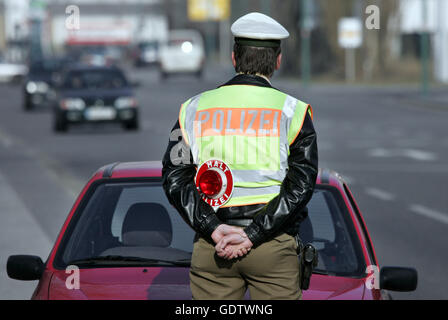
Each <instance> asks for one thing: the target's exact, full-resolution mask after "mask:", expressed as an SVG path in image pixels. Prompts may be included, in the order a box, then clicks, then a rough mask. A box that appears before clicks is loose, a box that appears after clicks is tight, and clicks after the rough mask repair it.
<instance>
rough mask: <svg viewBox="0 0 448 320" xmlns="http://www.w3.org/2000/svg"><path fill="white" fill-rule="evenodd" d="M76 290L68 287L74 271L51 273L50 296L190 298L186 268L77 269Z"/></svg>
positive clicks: (63, 297) (144, 298)
mask: <svg viewBox="0 0 448 320" xmlns="http://www.w3.org/2000/svg"><path fill="white" fill-rule="evenodd" d="M79 271H80V274H79V289H68V288H67V286H66V281H68V282H69V283H71V284H73V283H74V282H70V281H72V280H73V275H74V274H73V273H72V274H66V273H65V271H57V272H55V273H54V275H53V277H52V279H51V283H50V286H49V298H50V299H57V300H59V299H76V300H82V299H91V300H109V299H120V300H147V299H150V300H157V299H164V300H188V299H191V291H190V280H189V268H180V267H147V268H142V267H136V268H100V269H80V270H79ZM70 276H72V278H70V279H68V280H67V278H68V277H70Z"/></svg>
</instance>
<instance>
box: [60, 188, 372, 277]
mask: <svg viewBox="0 0 448 320" xmlns="http://www.w3.org/2000/svg"><path fill="white" fill-rule="evenodd" d="M335 190H336V189H335ZM335 190H331V189H316V191H315V194H314V196H313V198H312V199H311V201H310V203H309V205H308V208H309V218H307V219H306V220H305V221H304V222H303V223H302V226H301V231H300V232H301V237H302V240H303V241H304V242H307V243H308V242H312V243H313V244H314V245H315V246H316V248H317V249H318V252H319V264H318V266H317V269H316V272H319V273H325V274H332V275H341V276H356V275H359V274H360V273H362V272H363V271H364V269H365V266H364V264H363V259H362V255H361V253H360V252H361V251H360V246H359V242H358V241H357V240H355V239H356V235H355V233H354V230H353V225H352V223H351V222H350V217H349V216H348V212H347V209H346V208H345V207H344V206H343V205H342V206H341V204H343V202H341V201H342V198H340V195H338V193H337V191H335ZM338 197H339V198H338ZM75 214H76V217H75V218H74V219H73V220H72V222H71V223H70V225H69V227H68V229H67V231H66V234H65V235H64V238H63V241H62V243H61V246H60V247H59V249H58V252H57V255H56V260H55V266H57V267H60V268H65V267H66V266H67V265H70V264H77V265H78V266H79V267H81V268H82V267H92V266H101V267H104V266H117V265H119V266H129V265H135V264H143V265H164V266H171V265H181V266H186V265H188V263H189V261H190V258H191V252H192V249H193V239H194V231H193V230H192V229H191V228H190V227H189V226H188V225H187V224H186V223H185V221H184V220H183V219H182V218H181V217H180V215H179V214H178V212H177V211H176V210H175V209H174V208H173V207H172V206H171V205H170V204H169V202H168V200H167V198H166V196H165V193H164V191H163V189H162V186H161V183H160V182H148V181H139V182H127V183H117V182H115V183H103V184H100V185H98V186H97V187H95V188H94V190H93V191H90V192H88V193H87V198H86V199H85V201H83V202H82V204H81V206H80V208H79V209H78V211H77V212H76V213H75Z"/></svg>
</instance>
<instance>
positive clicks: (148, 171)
mask: <svg viewBox="0 0 448 320" xmlns="http://www.w3.org/2000/svg"><path fill="white" fill-rule="evenodd" d="M95 176H96V177H97V178H111V179H120V178H146V177H161V176H162V163H161V162H160V161H138V162H115V163H111V164H108V165H106V166H104V167H101V168H100V169H99V170H98V171H97V172H96V173H95ZM316 183H317V184H319V185H332V186H336V187H341V186H342V185H343V184H344V183H345V181H344V179H343V178H342V176H341V175H340V174H338V173H337V172H335V171H333V170H329V169H322V168H321V169H319V172H318V177H317V182H316Z"/></svg>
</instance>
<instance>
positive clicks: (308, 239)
mask: <svg viewBox="0 0 448 320" xmlns="http://www.w3.org/2000/svg"><path fill="white" fill-rule="evenodd" d="M299 237H300V240H302V242H303V244H308V243H312V242H313V239H314V232H313V226H312V224H311V220H310V217H309V216H308V217H306V218H305V220H303V221H302V222H301V223H300V229H299Z"/></svg>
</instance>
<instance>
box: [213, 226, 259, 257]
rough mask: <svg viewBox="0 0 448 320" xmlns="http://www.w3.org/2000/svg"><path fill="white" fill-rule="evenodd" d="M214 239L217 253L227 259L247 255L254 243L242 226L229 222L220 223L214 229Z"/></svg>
mask: <svg viewBox="0 0 448 320" xmlns="http://www.w3.org/2000/svg"><path fill="white" fill-rule="evenodd" d="M212 239H213V241H214V242H215V243H216V246H215V250H216V253H217V255H218V256H219V257H221V258H224V259H227V260H231V259H234V258H238V257H242V256H244V255H246V254H247V253H248V252H249V251H250V249H251V248H252V245H253V244H252V241H250V240H249V238H248V237H247V235H246V233H245V232H244V230H243V229H242V228H238V227H234V226H229V225H227V224H221V225H219V226H218V227H217V228H216V229H215V231H213V233H212Z"/></svg>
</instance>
